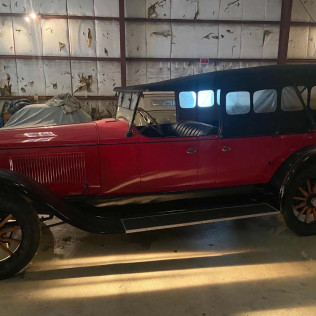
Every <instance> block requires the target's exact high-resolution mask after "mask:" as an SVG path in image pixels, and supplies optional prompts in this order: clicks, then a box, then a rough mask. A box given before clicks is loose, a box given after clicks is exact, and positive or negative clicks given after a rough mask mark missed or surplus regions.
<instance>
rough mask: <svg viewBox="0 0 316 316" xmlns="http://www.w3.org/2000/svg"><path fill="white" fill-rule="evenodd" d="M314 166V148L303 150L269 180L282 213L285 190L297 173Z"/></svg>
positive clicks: (285, 163)
mask: <svg viewBox="0 0 316 316" xmlns="http://www.w3.org/2000/svg"><path fill="white" fill-rule="evenodd" d="M312 165H314V166H315V167H316V146H311V147H306V148H303V149H301V150H299V151H297V152H296V153H294V154H293V155H292V156H290V157H289V158H288V159H287V160H285V161H284V162H283V164H282V165H281V166H280V167H279V169H278V170H277V171H276V173H275V174H274V175H273V177H272V179H271V182H270V184H271V186H272V188H273V189H274V190H276V192H277V195H278V202H277V203H278V207H279V208H280V210H281V211H282V209H283V201H284V195H285V193H286V192H287V188H288V187H289V185H290V184H291V183H292V180H293V179H294V177H295V176H296V175H297V173H298V172H300V171H302V170H303V169H305V168H308V167H310V166H312Z"/></svg>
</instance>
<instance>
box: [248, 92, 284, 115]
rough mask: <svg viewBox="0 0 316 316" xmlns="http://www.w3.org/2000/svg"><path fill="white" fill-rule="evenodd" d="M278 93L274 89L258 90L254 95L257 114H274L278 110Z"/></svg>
mask: <svg viewBox="0 0 316 316" xmlns="http://www.w3.org/2000/svg"><path fill="white" fill-rule="evenodd" d="M277 100H278V93H277V91H276V90H274V89H267V90H258V91H256V92H255V93H254V94H253V111H254V112H255V113H272V112H275V110H276V108H277Z"/></svg>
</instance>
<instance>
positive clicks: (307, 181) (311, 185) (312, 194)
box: [282, 168, 316, 236]
mask: <svg viewBox="0 0 316 316" xmlns="http://www.w3.org/2000/svg"><path fill="white" fill-rule="evenodd" d="M282 212H283V218H284V221H285V223H286V224H287V225H288V226H289V228H290V229H292V230H293V231H294V232H295V233H297V234H298V235H302V236H309V235H315V234H316V169H315V168H309V169H306V170H303V171H301V172H300V173H298V174H297V175H296V176H295V178H294V179H293V181H292V183H291V185H290V186H289V188H288V190H287V191H286V192H285V200H284V209H283V210H282Z"/></svg>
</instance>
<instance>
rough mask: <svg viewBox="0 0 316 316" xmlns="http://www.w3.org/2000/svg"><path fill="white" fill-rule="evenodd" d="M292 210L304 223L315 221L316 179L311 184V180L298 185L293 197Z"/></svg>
mask: <svg viewBox="0 0 316 316" xmlns="http://www.w3.org/2000/svg"><path fill="white" fill-rule="evenodd" d="M293 211H294V214H295V215H296V217H297V218H298V219H299V220H300V221H302V222H305V223H309V222H311V221H312V220H313V219H314V221H316V181H314V184H313V186H312V185H311V180H309V179H308V180H306V184H303V185H301V186H299V187H298V189H297V192H296V194H295V196H294V198H293Z"/></svg>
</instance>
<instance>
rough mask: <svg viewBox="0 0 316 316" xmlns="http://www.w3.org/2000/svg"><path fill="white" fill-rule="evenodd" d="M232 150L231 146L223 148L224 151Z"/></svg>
mask: <svg viewBox="0 0 316 316" xmlns="http://www.w3.org/2000/svg"><path fill="white" fill-rule="evenodd" d="M231 150H232V149H231V147H229V146H223V147H222V151H231Z"/></svg>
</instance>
